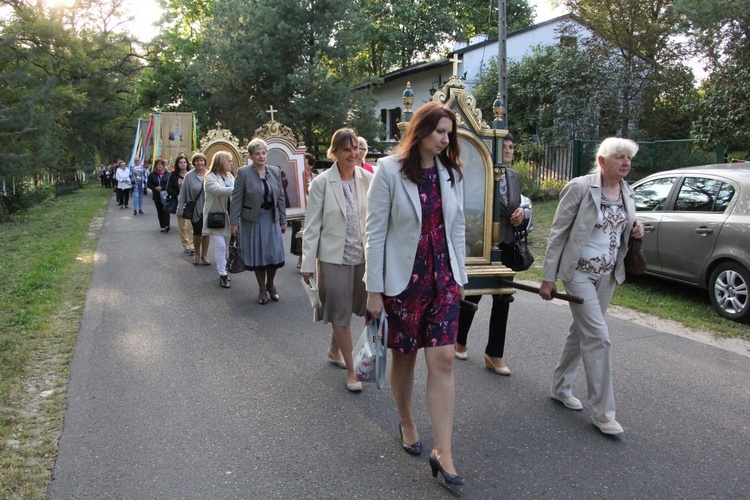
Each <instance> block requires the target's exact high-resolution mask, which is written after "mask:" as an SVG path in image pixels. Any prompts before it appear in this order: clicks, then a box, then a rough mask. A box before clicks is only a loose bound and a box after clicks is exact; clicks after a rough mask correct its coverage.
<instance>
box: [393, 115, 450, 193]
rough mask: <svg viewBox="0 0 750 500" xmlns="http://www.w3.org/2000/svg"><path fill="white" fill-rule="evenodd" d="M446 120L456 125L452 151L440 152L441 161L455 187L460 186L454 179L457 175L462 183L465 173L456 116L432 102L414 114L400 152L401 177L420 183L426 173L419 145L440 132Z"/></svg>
mask: <svg viewBox="0 0 750 500" xmlns="http://www.w3.org/2000/svg"><path fill="white" fill-rule="evenodd" d="M442 118H448V119H450V121H451V123H453V128H452V130H451V132H450V133H449V134H448V147H446V148H445V149H444V150H443V151H441V152H440V155H438V158H440V162H441V163H442V164H443V165H444V166H445V168H447V169H448V175H450V179H451V184H455V182H456V180H455V178H454V176H453V172H454V171H455V172H456V173H458V178H459V180H460V179H462V178H463V174H462V173H461V167H462V166H463V163H462V162H461V159H460V158H459V156H460V155H461V148H460V146H459V145H458V128H457V123H456V113H455V112H454V111H453V110H452V109H450V108H449V107H448V106H444V105H442V104H440V103H438V102H428V103H427V104H425V105H423V106H422V107H420V108H419V109H418V110H417V112H416V113H414V116H413V117H412V119H411V121H410V122H409V128H408V129H407V131H406V137H405V138H404V140H403V141H402V142H401V144H400V145H399V147H398V151H399V152H400V153H401V162H402V166H401V173H403V174H404V176H405V177H406V178H407V179H409V180H410V181H412V182H413V183H415V184H418V183H419V178H420V171H421V170H422V157H421V155H420V153H419V143H420V142H421V141H422V139H424V138H425V137H427V136H428V135H430V134H431V133H432V132H433V130H435V129H436V128H437V126H438V123H439V122H440V120H441V119H442Z"/></svg>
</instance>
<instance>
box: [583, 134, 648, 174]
mask: <svg viewBox="0 0 750 500" xmlns="http://www.w3.org/2000/svg"><path fill="white" fill-rule="evenodd" d="M623 151H624V152H625V153H627V154H628V155H629V156H630V157H631V158H632V157H634V156H635V155H636V153H638V143H636V142H635V141H631V140H630V139H624V138H622V137H607V138H606V139H604V140H603V141H602V143H601V144H599V149H598V150H597V151H596V156H595V157H594V168H593V169H592V170H591V171H592V172H597V171H599V157H600V156H601V157H603V158H610V157H612V156H614V155H616V154H617V153H622V152H623Z"/></svg>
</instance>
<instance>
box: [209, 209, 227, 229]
mask: <svg viewBox="0 0 750 500" xmlns="http://www.w3.org/2000/svg"><path fill="white" fill-rule="evenodd" d="M206 227H208V228H209V229H224V228H225V227H226V216H225V215H224V212H210V213H209V214H208V220H207V221H206Z"/></svg>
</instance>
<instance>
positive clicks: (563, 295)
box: [500, 279, 583, 304]
mask: <svg viewBox="0 0 750 500" xmlns="http://www.w3.org/2000/svg"><path fill="white" fill-rule="evenodd" d="M500 283H502V284H503V285H505V286H512V287H513V288H518V289H519V290H523V291H525V292H532V293H539V288H537V287H535V286H530V285H524V284H523V283H516V282H515V281H508V280H504V279H501V280H500ZM552 298H555V299H561V300H566V301H568V302H573V303H575V304H583V298H581V297H576V296H575V295H568V294H567V293H559V292H552Z"/></svg>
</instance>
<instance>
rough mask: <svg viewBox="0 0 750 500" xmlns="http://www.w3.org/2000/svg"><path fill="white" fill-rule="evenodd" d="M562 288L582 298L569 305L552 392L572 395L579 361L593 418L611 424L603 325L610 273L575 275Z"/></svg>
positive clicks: (609, 347) (612, 281)
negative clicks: (568, 321)
mask: <svg viewBox="0 0 750 500" xmlns="http://www.w3.org/2000/svg"><path fill="white" fill-rule="evenodd" d="M563 284H564V285H565V291H566V292H567V293H569V294H571V295H576V296H578V297H583V300H584V302H583V304H574V303H572V302H571V303H570V312H571V313H572V315H573V324H572V325H570V331H569V333H568V338H567V339H566V340H565V347H564V348H563V352H562V355H561V356H560V361H559V362H558V364H557V368H555V373H554V375H553V377H552V392H554V393H556V394H560V395H563V396H570V395H571V394H572V385H573V381H574V380H575V378H576V375H577V374H578V368H579V366H580V364H581V360H583V369H584V370H585V372H586V384H587V386H588V392H589V403H590V404H591V408H592V411H593V416H594V417H595V418H596V419H598V420H599V421H609V420H615V396H614V392H613V389H612V369H611V367H612V343H611V342H610V340H609V331H608V329H607V323H605V321H604V313H605V312H606V311H607V307H608V306H609V301H610V300H611V299H612V293H613V292H614V290H615V277H614V273H609V274H607V275H606V276H601V277H598V278H597V277H596V276H592V275H590V274H586V273H582V272H579V271H575V274H574V275H573V278H572V279H571V280H570V281H563Z"/></svg>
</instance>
